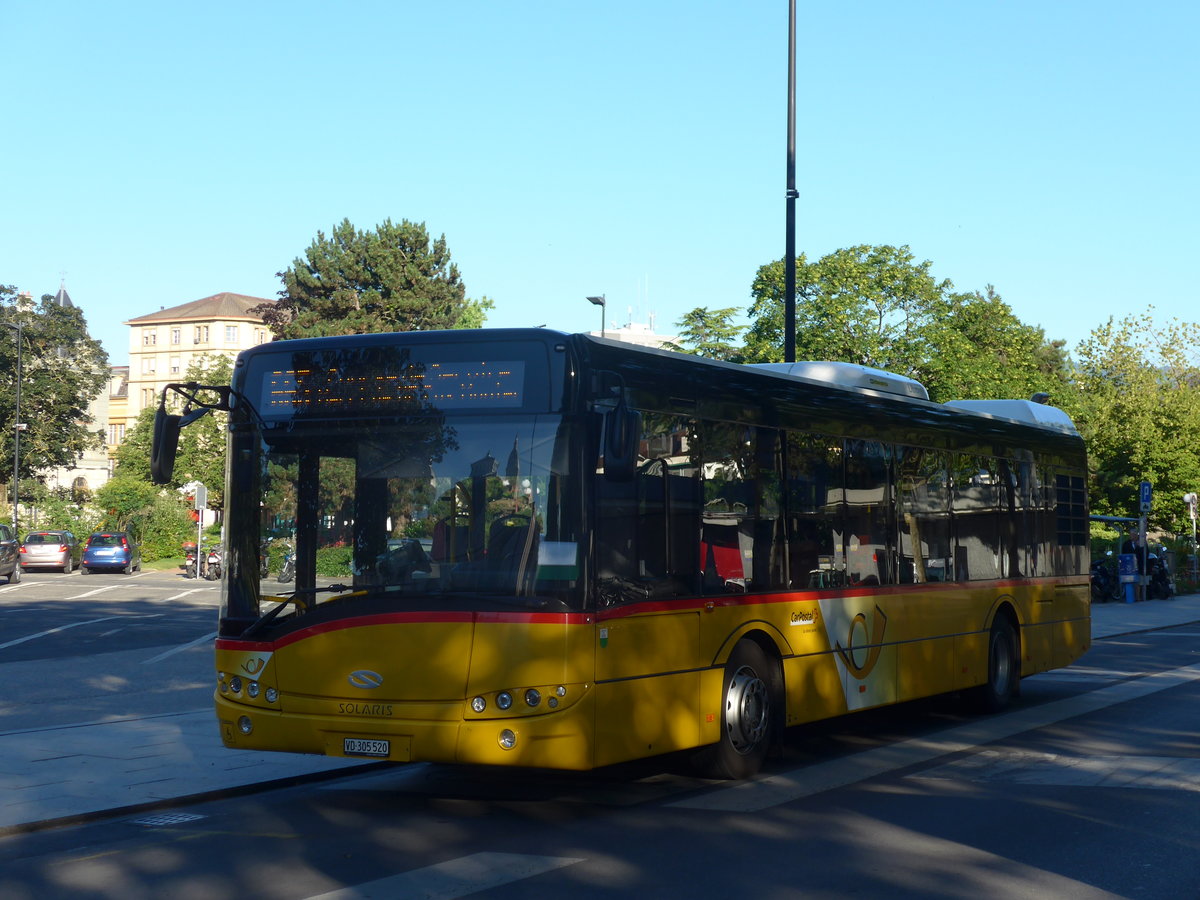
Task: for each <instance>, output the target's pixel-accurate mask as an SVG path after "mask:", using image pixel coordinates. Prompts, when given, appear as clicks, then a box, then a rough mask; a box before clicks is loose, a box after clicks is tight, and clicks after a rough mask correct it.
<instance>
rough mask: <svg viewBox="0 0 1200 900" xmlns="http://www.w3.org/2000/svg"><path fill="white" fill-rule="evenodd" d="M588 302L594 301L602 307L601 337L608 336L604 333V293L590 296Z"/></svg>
mask: <svg viewBox="0 0 1200 900" xmlns="http://www.w3.org/2000/svg"><path fill="white" fill-rule="evenodd" d="M588 302H589V303H594V304H595V305H596V306H598V307H600V337H606V335H605V333H604V311H605V303H604V295H603V294H601V295H600V296H599V297H588Z"/></svg>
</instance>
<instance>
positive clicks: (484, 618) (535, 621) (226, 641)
mask: <svg viewBox="0 0 1200 900" xmlns="http://www.w3.org/2000/svg"><path fill="white" fill-rule="evenodd" d="M593 621H594V619H593V617H592V616H591V615H589V614H587V613H523V612H410V613H405V612H397V613H377V614H376V615H372V616H357V617H354V618H349V619H338V620H336V621H333V622H322V623H320V624H317V625H310V626H308V627H307V628H301V629H299V630H298V631H293V632H291V633H290V634H285V635H284V636H283V637H281V638H280V639H279V640H277V641H239V640H237V639H236V638H217V649H218V650H256V651H260V652H261V651H271V650H278V649H279V648H280V647H286V646H288V645H289V644H295V643H297V642H299V641H303V640H307V639H308V638H310V637H314V636H316V635H320V634H330V633H332V632H335V631H344V630H346V629H349V628H368V627H371V626H374V625H399V624H429V623H451V622H458V623H462V622H468V623H469V622H477V623H487V624H495V623H499V622H506V623H512V624H521V625H590V624H591V623H592V622H593Z"/></svg>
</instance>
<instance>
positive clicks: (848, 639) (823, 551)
mask: <svg viewBox="0 0 1200 900" xmlns="http://www.w3.org/2000/svg"><path fill="white" fill-rule="evenodd" d="M176 393H178V394H182V395H183V396H184V397H185V398H187V401H188V402H187V406H186V407H185V408H184V409H183V410H182V411H181V412H173V411H172V410H173V409H177V407H173V406H172V405H171V403H169V402H168V396H169V395H170V394H176ZM210 408H219V409H224V410H227V411H228V412H229V436H228V472H227V487H226V493H225V496H226V498H227V500H226V519H225V543H226V546H225V559H226V571H225V576H224V581H223V586H222V602H221V611H220V624H219V636H218V638H217V641H216V689H215V697H216V711H217V718H218V720H219V723H220V730H221V736H222V738H223V740H224V742H225V744H226V745H228V746H229V747H235V748H242V749H255V750H283V751H293V752H300V753H318V754H327V755H331V756H358V757H366V758H375V759H387V760H409V761H417V760H426V761H437V762H448V763H471V764H509V765H520V766H535V767H551V768H560V769H589V768H593V767H597V766H604V765H608V764H611V763H617V762H621V761H625V760H630V759H635V758H639V757H645V756H650V755H655V754H662V753H667V752H671V751H681V750H691V749H695V750H696V751H697V754H696V755H697V758H698V759H700V760H702V761H703V762H704V764H705V768H706V770H707V771H709V772H711V773H713V774H716V775H719V776H723V777H731V778H742V777H746V776H749V775H751V774H753V773H754V772H755V771H757V770H758V769H759V767H760V766H761V764H762V762H763V760H764V757H765V756H766V754H767V753H768V751H769V750H770V748H771V747H772V745H773V743H774V742H776V741H778V740H779V739H780V735H781V733H782V731H783V729H784V728H786V727H789V726H794V725H798V724H801V723H805V722H811V721H814V720H817V719H824V718H828V717H832V716H838V715H841V714H844V713H847V712H851V711H855V710H861V709H867V708H870V707H877V706H880V705H884V704H892V703H900V702H903V701H907V700H912V699H915V698H919V697H926V696H930V695H934V694H941V693H947V692H962V693H963V694H964V695H966V696H967V697H969V698H971V699H973V700H974V701H975V702H976V704H977V705H978V706H980V707H982V708H984V709H986V710H997V709H999V708H1001V707H1003V706H1004V705H1005V704H1006V703H1007V702H1008V701H1009V699H1010V698H1012V697H1013V695H1014V694H1016V692H1017V691H1018V688H1019V680H1020V678H1021V677H1022V676H1024V675H1030V674H1033V673H1035V672H1042V671H1045V670H1047V669H1051V668H1054V667H1056V666H1064V665H1067V664H1069V663H1071V662H1072V661H1073V660H1075V659H1077V658H1078V657H1079V656H1080V655H1081V654H1083V653H1084V652H1085V651H1086V650H1087V649H1088V646H1089V643H1090V640H1091V632H1090V612H1089V595H1088V577H1087V521H1088V519H1087V505H1086V495H1085V473H1086V465H1085V458H1084V448H1083V442H1082V440H1081V439H1080V437H1079V435H1078V434H1077V433H1076V431H1075V428H1074V427H1073V425H1072V424H1071V421H1070V419H1069V418H1068V417H1067V415H1066V414H1065V413H1063V412H1061V411H1060V410H1058V409H1055V408H1054V407H1051V406H1047V405H1043V404H1040V403H1036V402H1031V401H1024V400H1002V401H971V402H960V403H951V404H937V403H933V402H930V401H929V400H928V399H927V394H926V392H925V390H924V389H923V388H922V387H921V386H920V385H919V384H918V383H916V382H915V381H912V380H910V379H906V378H901V377H897V376H894V375H889V374H887V373H884V372H880V371H877V370H873V369H867V368H863V367H860V366H850V365H845V364H834V363H797V364H792V365H786V364H784V365H773V366H743V365H736V364H732V363H725V362H717V361H711V360H704V359H700V358H697V357H693V356H688V355H685V354H679V353H670V352H666V351H660V350H653V349H646V348H642V347H636V346H631V345H628V344H622V343H618V342H616V341H612V340H606V339H602V338H596V337H592V336H588V335H567V334H561V333H557V332H552V331H547V330H544V329H528V330H481V331H453V332H420V333H411V334H372V335H353V336H345V337H332V338H315V339H306V340H296V341H282V342H275V343H270V344H264V345H261V346H259V347H256V348H254V349H252V350H248V351H246V352H244V353H242V354H241V355H240V356H239V357H238V359H237V362H236V365H235V369H234V376H233V382H232V386H230V387H225V386H220V387H205V386H200V385H195V384H188V385H172V386H171V387H169V388H168V389H167V390H166V391H164V394H163V402H162V403H161V404H160V408H159V414H158V418H157V420H156V426H155V432H156V435H155V450H154V468H155V471H156V476H157V477H158V478H159V479H164V478H167V477H169V473H170V467H171V465H172V463H173V458H174V449H175V443H176V441H177V439H178V436H179V428H180V427H181V426H182V425H184V424H186V423H187V422H189V421H190V420H192V419H194V418H195V417H196V416H198V415H200V414H203V412H205V411H206V410H207V409H210ZM272 541H279V542H283V543H285V544H286V545H287V547H288V553H289V554H291V555H292V559H291V560H290V561H291V562H294V571H295V584H294V586H293V585H288V586H287V588H286V590H285V588H284V586H282V585H280V583H279V582H278V581H277V580H276V579H277V575H278V572H277V571H273V572H270V573H269V574H268V573H266V572H265V570H264V566H263V560H264V556H263V554H264V548H265V547H266V546H267V545H268V544H269V542H272Z"/></svg>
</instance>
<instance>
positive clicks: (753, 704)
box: [701, 640, 781, 779]
mask: <svg viewBox="0 0 1200 900" xmlns="http://www.w3.org/2000/svg"><path fill="white" fill-rule="evenodd" d="M778 680H779V679H778V667H777V665H776V664H775V663H774V662H773V661H772V660H771V659H770V658H769V657H768V656H767V654H766V653H765V652H764V651H763V649H762V647H760V646H759V645H758V644H756V643H755V642H754V641H752V640H742V641H739V642H738V644H737V646H735V647H734V648H733V653H732V654H730V656H729V662H727V663H726V664H725V677H724V678H723V679H722V681H721V698H722V700H721V740H720V741H718V742H717V743H716V744H714V745H712V746H711V747H709V748H707V749H706V752H705V753H704V754H703V755H702V757H701V765H702V768H703V769H704V771H705V773H706V774H707V775H709V776H710V777H713V778H731V779H742V778H749V777H751V776H752V775H754V774H755V773H756V772H758V770H759V769H760V768H762V764H763V761H764V760H765V759H766V758H767V752H768V751H769V750H770V749H771V744H772V742H773V740H774V738H775V730H776V724H775V723H776V720H777V717H778V714H779V712H780V709H779V708H778V707H779V706H780V703H781V701H780V698H779V688H778Z"/></svg>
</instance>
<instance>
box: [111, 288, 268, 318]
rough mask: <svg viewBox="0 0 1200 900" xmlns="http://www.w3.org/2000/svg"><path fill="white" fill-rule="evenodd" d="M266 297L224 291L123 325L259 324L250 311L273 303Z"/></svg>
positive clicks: (161, 310)
mask: <svg viewBox="0 0 1200 900" xmlns="http://www.w3.org/2000/svg"><path fill="white" fill-rule="evenodd" d="M274 302H275V301H274V300H270V299H268V298H266V297H249V296H247V295H246V294H231V293H229V292H228V291H224V292H222V293H220V294H213V295H212V296H211V297H203V298H201V299H200V300H193V301H192V302H190V303H182V304H180V305H179V306H172V307H171V308H170V309H160V310H159V311H158V312H154V313H150V314H149V315H145V316H138V317H137V318H136V319H130V320H129V321H127V322H125V323H123V324H125V325H148V324H153V323H154V322H182V321H189V320H192V319H249V320H251V321H254V322H261V321H262V319H261V318H260V317H259V316H256V315H253V314H252V313H251V312H250V310H251V309H253V308H254V307H256V306H261V305H262V304H264V303H274Z"/></svg>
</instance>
